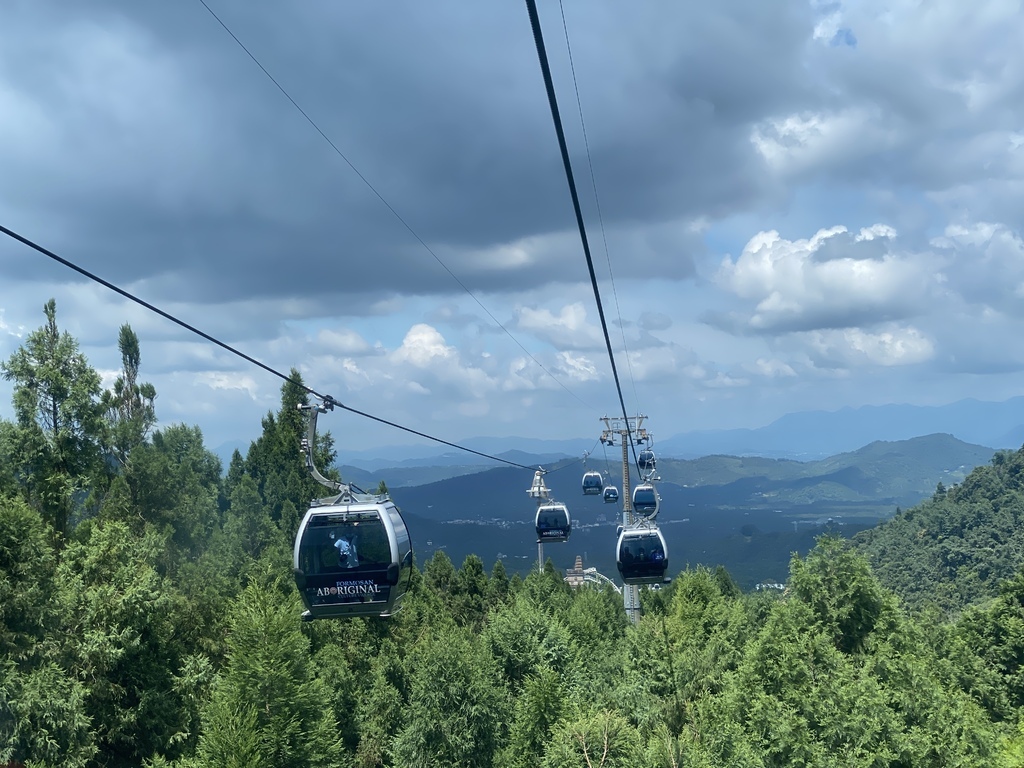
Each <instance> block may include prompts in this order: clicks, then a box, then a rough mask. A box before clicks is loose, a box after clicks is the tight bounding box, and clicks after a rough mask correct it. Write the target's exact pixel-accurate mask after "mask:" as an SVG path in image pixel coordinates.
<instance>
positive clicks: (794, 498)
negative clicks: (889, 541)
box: [364, 434, 993, 588]
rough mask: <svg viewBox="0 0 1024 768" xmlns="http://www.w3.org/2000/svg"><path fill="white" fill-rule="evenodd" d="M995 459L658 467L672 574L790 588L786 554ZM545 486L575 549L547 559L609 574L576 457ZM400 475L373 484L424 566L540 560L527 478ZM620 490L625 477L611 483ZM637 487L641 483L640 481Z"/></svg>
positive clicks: (960, 451)
mask: <svg viewBox="0 0 1024 768" xmlns="http://www.w3.org/2000/svg"><path fill="white" fill-rule="evenodd" d="M992 454H993V449H991V448H985V447H982V446H978V445H971V444H968V443H965V442H963V441H961V440H957V439H956V438H954V437H953V436H951V435H941V434H939V435H927V436H924V437H918V438H914V439H911V440H905V441H897V442H885V441H876V442H874V443H871V444H870V445H867V446H864V447H862V448H860V449H858V450H856V451H851V452H847V453H842V454H837V455H835V456H831V457H829V458H827V459H823V460H818V461H812V462H799V461H793V460H779V459H765V458H742V457H735V456H710V457H704V458H701V459H696V460H680V459H660V460H659V462H658V470H659V473H660V475H661V478H662V479H661V482H659V484H658V489H659V491H660V493H661V495H662V499H663V504H662V513H661V515H660V516H659V518H658V522H659V524H660V525H661V526H662V529H663V531H664V533H665V536H666V539H667V540H668V544H669V550H670V552H671V553H673V554H670V558H671V559H672V561H673V564H672V566H671V567H672V569H676V568H681V567H682V566H683V565H685V564H686V563H689V564H691V565H695V564H697V563H701V564H705V565H709V566H714V565H718V564H722V565H725V566H726V567H727V568H728V569H729V570H730V572H731V573H733V575H734V577H735V578H736V579H737V580H738V581H739V582H740V583H741V584H742V585H743V586H744V587H747V588H749V587H751V586H753V584H755V583H757V582H758V581H764V580H775V581H783V580H784V579H785V575H786V568H787V564H788V561H789V556H790V554H791V553H792V552H794V551H800V552H806V551H807V549H809V548H810V546H812V545H813V541H814V537H815V536H816V535H818V534H819V533H821V532H822V531H823V530H825V529H829V528H831V529H835V530H836V531H837V532H838V533H840V534H841V535H844V536H851V535H853V534H854V533H856V532H857V531H859V530H863V529H865V528H869V527H872V526H873V525H875V524H876V523H877V522H878V521H879V520H881V519H885V518H887V517H890V516H891V515H892V514H893V513H894V512H895V510H896V508H897V506H904V507H909V506H913V505H915V504H917V503H918V502H920V501H921V500H922V499H924V498H926V497H928V496H930V495H931V494H933V493H934V491H935V488H936V486H937V484H938V483H939V482H942V483H944V484H945V485H947V486H949V485H953V484H955V483H959V482H960V481H961V480H963V479H964V477H966V475H967V474H968V473H969V472H970V471H971V470H972V469H973V468H974V467H975V466H978V465H979V464H986V463H988V462H989V461H990V459H991V457H992ZM549 469H550V472H549V474H548V475H547V484H548V486H549V487H550V488H551V490H552V492H553V494H554V496H555V498H556V499H557V500H559V501H563V502H565V503H566V504H568V506H569V509H570V511H571V513H572V516H573V521H574V522H573V535H572V538H571V539H570V542H569V544H566V545H548V546H546V547H545V557H551V558H552V559H554V561H555V565H556V566H557V567H559V568H567V567H569V566H571V565H572V561H573V560H574V559H575V557H576V555H577V554H579V555H581V556H583V557H584V562H585V564H587V565H594V566H596V567H597V568H598V569H599V570H601V571H602V572H603V573H605V574H606V575H614V568H615V566H614V555H613V550H614V545H613V540H614V532H615V526H616V525H617V524H618V521H619V518H620V517H621V505H620V504H604V503H603V502H602V501H601V498H600V497H595V496H583V494H582V486H581V476H582V466H581V464H580V462H579V461H578V460H576V459H572V460H566V461H563V462H562V463H561V464H556V465H551V466H550V468H549ZM392 472H393V470H389V469H382V470H380V471H379V474H377V473H374V474H372V475H370V476H368V478H367V481H366V483H365V485H364V487H372V486H375V485H376V483H377V482H378V481H379V480H384V481H385V482H386V483H388V485H389V487H391V488H392V496H393V498H394V499H395V501H396V502H397V503H398V504H399V506H400V507H401V508H402V510H403V513H404V514H405V515H406V516H407V518H408V521H409V526H410V530H411V532H412V535H413V541H414V544H415V546H416V548H417V551H418V553H419V554H418V556H417V557H418V560H419V562H421V563H422V562H423V560H424V559H425V558H429V557H430V556H431V554H432V553H433V551H434V550H437V549H444V550H445V551H447V552H448V554H449V556H450V557H451V558H452V560H453V561H454V562H455V564H456V565H458V564H460V563H461V562H462V560H463V559H464V558H465V557H466V556H467V555H468V554H470V553H474V554H477V555H479V556H480V557H481V558H482V559H483V560H484V562H485V564H488V565H490V564H493V562H494V560H496V559H498V558H502V559H503V560H506V568H508V569H509V570H519V571H522V570H523V569H524V568H528V567H530V563H531V562H535V561H536V557H537V548H536V542H535V534H534V531H533V510H534V504H533V502H531V501H530V499H529V498H528V497H527V495H526V489H527V488H528V487H529V485H530V481H531V479H532V476H531V475H530V473H529V472H527V471H525V470H522V469H516V468H512V467H496V468H489V469H483V470H480V471H477V472H474V473H472V474H463V475H460V476H452V477H448V478H445V479H443V480H439V481H437V482H432V483H427V484H424V485H417V486H409V487H396V486H395V485H394V484H393V483H392V479H391V478H392V476H393V475H392ZM611 482H614V483H615V484H616V485H620V484H621V478H615V477H611ZM634 482H635V479H634Z"/></svg>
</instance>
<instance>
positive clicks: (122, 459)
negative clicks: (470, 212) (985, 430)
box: [0, 303, 1024, 768]
mask: <svg viewBox="0 0 1024 768" xmlns="http://www.w3.org/2000/svg"><path fill="white" fill-rule="evenodd" d="M119 343H120V347H121V351H122V357H123V364H124V369H123V371H122V372H121V375H120V377H119V378H118V380H117V382H116V383H115V384H114V386H113V388H112V389H111V390H109V391H106V392H104V391H102V389H101V386H100V379H99V377H98V376H97V375H96V372H95V371H94V370H92V369H91V368H90V366H89V364H88V361H87V360H86V359H85V358H84V357H83V356H82V355H81V353H80V352H79V349H78V345H77V342H76V341H75V340H74V339H73V338H71V337H70V336H69V335H67V334H65V333H61V332H60V331H59V329H58V327H57V323H56V308H55V307H54V306H53V305H52V303H51V304H50V305H48V307H47V311H46V324H45V325H44V327H43V328H41V329H39V330H38V331H36V332H35V333H33V334H31V335H29V336H28V337H27V338H26V340H25V344H24V345H23V347H22V348H21V349H20V350H19V351H18V352H17V353H16V354H15V355H14V356H12V358H11V359H10V360H8V361H6V362H4V363H3V367H2V371H3V374H4V375H5V376H6V377H7V378H8V379H9V380H11V382H12V383H13V385H14V391H15V394H14V412H15V420H14V421H12V422H3V423H0V462H2V463H0V467H2V473H0V763H3V762H6V761H14V762H20V763H25V764H29V765H33V766H54V767H56V766H61V767H71V768H75V767H87V766H88V767H92V766H97V767H99V766H104V767H107V766H109V767H110V768H115V767H117V768H120V767H121V766H124V767H125V768H127V767H128V766H139V765H146V766H151V767H152V768H157V767H160V768H164V767H166V766H178V767H179V768H190V767H192V766H196V767H198V766H211V767H212V766H257V767H260V766H273V767H280V768H285V767H286V766H287V767H288V768H293V767H295V766H324V767H325V768H326V767H332V766H339V767H341V766H345V767H348V766H357V767H358V768H372V767H375V766H396V767H397V766H424V767H426V766H431V767H433V766H467V768H468V767H469V766H474V767H475V766H484V767H486V766H495V767H496V768H526V767H527V766H531V767H532V766H545V767H546V768H563V767H564V768H568V767H569V766H598V765H600V766H606V767H611V766H629V767H631V768H632V767H634V766H639V767H640V768H661V767H664V768H670V767H675V766H683V765H686V766H705V767H706V768H711V766H750V767H751V768H753V767H754V766H794V765H800V766H882V765H885V766H908V767H909V766H953V765H960V766H981V765H984V766H990V765H1005V766H1011V765H1021V764H1022V763H1024V732H1022V731H1021V730H1020V728H1019V727H1018V718H1019V713H1020V712H1021V707H1022V705H1024V685H1022V684H1021V675H1020V668H1021V666H1020V665H1021V660H1022V659H1024V637H1022V633H1021V631H1020V626H1021V623H1022V621H1024V576H1021V575H1014V576H1013V578H1011V579H1009V580H1007V581H1005V582H1003V583H1002V585H1001V588H1000V589H1001V591H1000V593H999V595H998V596H997V597H996V598H994V599H993V600H991V601H989V602H988V603H986V604H984V605H982V606H980V607H976V608H973V609H971V610H970V611H967V612H965V613H963V614H962V615H961V616H959V617H958V618H957V619H956V620H948V619H945V618H942V617H940V616H939V615H938V614H935V613H932V614H926V615H925V616H924V617H921V616H919V615H917V614H909V613H908V612H907V611H906V610H905V609H904V607H903V605H902V604H901V602H900V600H899V599H898V598H897V597H896V595H895V594H894V593H893V592H890V591H888V590H887V589H886V588H884V587H883V586H882V584H881V583H880V581H879V579H878V578H877V577H876V576H875V575H874V573H873V572H872V570H871V568H870V567H869V565H868V563H867V561H866V560H865V559H864V558H863V557H862V556H861V555H859V554H858V553H857V552H855V551H853V550H852V549H850V548H849V547H846V546H844V544H843V543H842V542H840V541H838V540H835V539H822V540H821V541H820V542H819V544H818V547H817V548H816V549H815V550H814V551H813V552H811V554H809V555H808V556H807V557H806V558H801V557H795V558H794V559H793V561H792V563H791V566H790V576H789V580H788V584H787V589H786V591H785V593H781V594H776V593H772V594H767V593H753V594H743V593H741V592H740V590H739V589H738V588H737V587H736V585H735V583H734V582H733V581H732V579H731V578H730V577H729V575H728V573H726V572H725V571H724V570H722V569H717V570H715V569H706V568H701V569H697V570H693V571H689V572H684V573H681V574H678V575H677V578H675V580H674V581H673V583H672V584H671V585H670V586H669V587H667V588H665V589H663V590H661V591H658V592H655V591H651V590H646V589H645V590H644V591H643V592H642V599H643V604H644V615H643V617H642V619H641V620H640V622H639V623H638V624H637V625H631V624H629V623H628V622H627V620H626V618H625V613H624V611H623V608H622V601H621V598H620V597H619V596H618V595H617V594H615V592H614V591H613V590H612V589H611V588H610V587H608V588H605V589H604V590H598V589H596V588H589V587H588V588H582V589H580V590H579V591H576V592H574V591H573V590H571V589H570V588H569V587H568V586H567V585H566V584H565V582H564V581H563V580H562V578H561V574H560V573H558V572H556V571H555V570H554V569H553V568H550V567H547V568H545V569H543V570H533V571H532V572H531V573H530V574H529V575H528V576H527V577H526V578H525V579H521V578H519V577H518V576H513V577H512V578H509V577H508V575H507V574H506V572H505V570H504V568H503V567H502V565H501V564H500V562H499V563H498V564H496V565H495V566H494V568H493V570H492V571H491V572H490V574H488V573H487V571H486V569H485V567H484V563H482V562H481V561H480V559H479V558H477V557H474V556H470V557H468V558H466V559H465V561H464V562H463V563H461V564H460V567H458V568H456V567H455V565H454V564H453V563H452V562H451V561H450V560H449V559H448V558H447V557H446V556H445V555H444V554H443V553H437V554H435V555H434V556H433V557H432V559H431V560H430V561H429V562H427V563H420V564H419V567H420V569H421V570H419V571H417V572H416V574H415V579H414V583H413V586H412V589H411V591H410V593H409V595H408V596H407V600H406V603H405V607H404V608H403V610H402V611H401V612H400V613H399V614H398V615H397V616H396V617H394V618H393V619H390V620H381V619H372V620H368V619H356V620H348V621H322V622H315V623H309V624H303V623H302V622H300V620H299V614H300V610H301V606H300V601H299V598H298V595H297V593H296V590H295V586H294V582H293V580H292V577H291V568H290V555H291V546H292V537H293V536H294V533H295V529H296V526H297V524H298V518H299V512H300V511H301V510H302V509H303V508H304V506H305V504H306V500H307V499H309V498H310V497H311V496H313V495H315V493H316V490H315V488H316V487H315V486H314V485H313V484H312V483H311V481H310V480H309V479H308V478H307V476H306V474H305V472H304V467H303V462H302V460H301V456H300V454H299V452H298V450H297V446H298V441H299V438H300V435H301V433H302V427H303V425H302V423H301V421H300V418H299V413H298V411H297V408H296V405H297V404H298V403H299V402H301V401H302V400H303V399H304V395H303V390H302V388H301V387H300V386H298V385H297V384H296V383H286V384H285V385H284V387H283V388H282V401H281V408H280V410H279V411H278V412H277V413H273V414H268V415H267V416H266V418H265V419H264V421H263V433H262V436H261V437H260V438H259V439H258V440H257V441H256V442H254V443H253V444H252V446H251V447H250V448H249V450H248V451H247V453H246V455H245V456H242V455H241V454H236V455H235V456H234V458H233V459H232V461H231V464H230V466H229V467H228V468H227V472H226V473H222V467H221V466H220V462H219V460H217V458H216V457H215V456H214V455H213V454H212V453H210V451H209V450H208V449H207V448H206V447H205V446H204V444H203V438H202V433H201V431H200V429H199V428H198V427H194V426H191V427H190V426H183V425H170V426H167V427H163V428H160V429H157V428H156V427H157V423H158V422H157V416H158V414H157V412H156V408H155V403H156V402H157V400H156V393H155V391H154V390H153V388H152V387H150V386H149V385H146V384H144V383H140V376H141V373H140V368H141V359H142V356H141V353H140V349H139V344H138V339H137V338H136V337H135V334H134V333H133V332H132V331H131V329H130V328H129V327H128V326H125V327H124V328H122V331H121V336H120V339H119ZM293 376H294V377H295V378H296V381H297V380H298V374H297V373H296V372H293ZM317 450H318V453H319V458H320V460H321V462H322V464H323V465H325V466H326V465H327V464H328V463H329V462H330V460H331V459H332V457H333V448H332V445H331V441H330V439H329V438H328V439H324V440H322V441H321V442H320V444H319V445H318V446H317ZM1010 458H1012V457H1006V460H1003V463H997V464H995V465H994V466H993V470H994V471H996V472H997V473H998V472H1006V473H1009V472H1010V470H1009V468H1008V467H1007V468H1005V469H1000V467H1003V465H1004V464H1006V462H1007V460H1009V459H1010ZM1017 460H1018V459H1016V458H1013V461H1017ZM973 476H974V475H972V476H971V477H973ZM969 480H970V478H968V481H969ZM968 481H965V482H964V484H963V487H964V488H966V486H967V484H968ZM956 493H957V494H959V493H966V491H965V490H963V491H962V490H960V489H958V490H957V491H956ZM948 495H950V494H947V496H948ZM934 503H935V504H938V503H940V500H936V501H935V502H934ZM905 554H906V553H901V555H905ZM994 578H995V577H994V576H993V577H992V579H994ZM990 580H991V579H990ZM993 586H994V581H993Z"/></svg>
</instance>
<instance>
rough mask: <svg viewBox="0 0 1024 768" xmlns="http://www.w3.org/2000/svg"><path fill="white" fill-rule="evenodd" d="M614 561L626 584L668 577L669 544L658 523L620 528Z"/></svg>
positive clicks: (660, 579)
mask: <svg viewBox="0 0 1024 768" xmlns="http://www.w3.org/2000/svg"><path fill="white" fill-rule="evenodd" d="M615 564H616V566H617V567H618V569H619V576H621V577H622V581H623V582H624V583H625V584H661V583H664V582H666V581H668V579H667V578H666V574H667V573H668V546H667V545H666V544H665V537H664V536H663V535H662V533H661V531H660V530H659V529H658V527H657V526H656V525H649V524H640V525H637V526H632V527H629V528H621V529H620V530H619V541H618V545H617V546H616V548H615Z"/></svg>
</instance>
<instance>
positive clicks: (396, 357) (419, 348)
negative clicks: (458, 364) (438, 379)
mask: <svg viewBox="0 0 1024 768" xmlns="http://www.w3.org/2000/svg"><path fill="white" fill-rule="evenodd" d="M458 355H459V353H458V351H457V350H456V349H455V347H450V346H448V345H447V344H446V343H445V340H444V336H442V335H441V334H440V333H439V332H438V331H437V329H436V328H433V327H431V326H429V325H426V324H425V323H417V324H416V325H414V326H413V327H412V328H410V329H409V332H408V333H406V334H405V338H404V339H403V340H402V346H401V347H399V348H398V349H396V350H395V351H394V352H392V353H391V359H392V360H393V361H395V362H398V363H409V364H410V365H413V366H415V367H416V368H428V367H430V366H432V365H434V364H435V363H436V362H437V361H439V360H456V359H458Z"/></svg>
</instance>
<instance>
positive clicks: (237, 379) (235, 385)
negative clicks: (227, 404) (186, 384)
mask: <svg viewBox="0 0 1024 768" xmlns="http://www.w3.org/2000/svg"><path fill="white" fill-rule="evenodd" d="M196 379H197V381H198V382H199V383H201V384H204V385H206V386H207V387H209V388H210V389H215V390H228V391H234V390H238V391H240V392H245V393H246V394H247V395H248V396H249V398H250V399H252V400H256V399H257V395H258V390H259V388H258V387H257V385H256V381H255V380H254V379H253V378H252V376H247V375H245V374H239V373H234V372H223V371H204V372H202V373H198V374H196Z"/></svg>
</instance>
